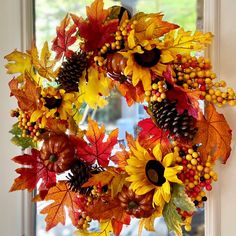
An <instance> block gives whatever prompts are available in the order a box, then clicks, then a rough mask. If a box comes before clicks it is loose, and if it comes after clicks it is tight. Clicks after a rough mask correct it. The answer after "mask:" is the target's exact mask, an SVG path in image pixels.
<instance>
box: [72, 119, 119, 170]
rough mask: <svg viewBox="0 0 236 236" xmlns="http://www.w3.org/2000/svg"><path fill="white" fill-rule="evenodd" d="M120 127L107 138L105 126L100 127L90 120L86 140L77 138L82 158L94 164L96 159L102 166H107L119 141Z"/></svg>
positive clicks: (78, 149)
mask: <svg viewBox="0 0 236 236" xmlns="http://www.w3.org/2000/svg"><path fill="white" fill-rule="evenodd" d="M117 136H118V129H115V130H113V131H112V132H111V133H110V134H109V135H108V137H107V141H104V138H105V127H104V125H102V126H101V128H99V127H98V124H97V123H96V122H95V121H93V120H91V119H90V120H89V122H88V130H87V131H86V135H85V139H86V140H87V141H88V142H87V141H85V140H84V139H78V140H77V154H78V157H79V158H80V159H83V160H84V161H85V162H87V163H88V164H90V165H91V164H94V163H95V161H97V162H98V164H99V165H100V166H102V167H106V166H107V165H108V163H109V158H110V157H111V151H112V149H113V147H114V145H115V144H116V143H117Z"/></svg>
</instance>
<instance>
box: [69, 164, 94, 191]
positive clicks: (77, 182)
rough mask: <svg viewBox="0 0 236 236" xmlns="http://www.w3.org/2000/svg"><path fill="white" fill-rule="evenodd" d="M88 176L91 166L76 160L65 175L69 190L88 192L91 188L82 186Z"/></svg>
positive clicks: (89, 175)
mask: <svg viewBox="0 0 236 236" xmlns="http://www.w3.org/2000/svg"><path fill="white" fill-rule="evenodd" d="M90 177H91V168H90V167H89V166H87V165H86V164H85V163H84V162H82V161H80V160H77V161H76V162H75V164H74V165H73V167H72V168H71V173H69V174H68V176H67V179H68V181H67V182H68V184H69V188H70V190H71V191H73V192H79V193H81V194H89V193H90V192H91V190H92V189H93V188H92V187H88V188H83V187H82V185H83V184H84V183H86V182H87V181H88V179H89V178H90Z"/></svg>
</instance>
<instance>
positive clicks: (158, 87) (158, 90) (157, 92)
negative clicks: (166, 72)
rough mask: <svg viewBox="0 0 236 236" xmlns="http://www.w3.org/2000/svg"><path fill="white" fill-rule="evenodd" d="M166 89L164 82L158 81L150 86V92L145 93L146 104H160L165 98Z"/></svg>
mask: <svg viewBox="0 0 236 236" xmlns="http://www.w3.org/2000/svg"><path fill="white" fill-rule="evenodd" d="M166 91H167V87H166V84H165V82H164V81H161V80H160V81H158V82H156V83H153V84H152V90H147V91H145V101H146V102H150V101H151V102H155V101H157V102H162V101H163V100H164V99H165V98H166V94H165V92H166Z"/></svg>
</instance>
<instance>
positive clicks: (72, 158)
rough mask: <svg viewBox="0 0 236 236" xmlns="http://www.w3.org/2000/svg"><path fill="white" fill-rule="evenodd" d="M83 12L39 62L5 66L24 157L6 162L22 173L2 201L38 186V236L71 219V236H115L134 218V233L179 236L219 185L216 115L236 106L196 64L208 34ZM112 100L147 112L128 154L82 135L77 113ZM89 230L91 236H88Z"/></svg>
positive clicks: (226, 135)
mask: <svg viewBox="0 0 236 236" xmlns="http://www.w3.org/2000/svg"><path fill="white" fill-rule="evenodd" d="M86 10H87V18H86V19H83V18H82V17H80V16H77V15H75V14H67V15H66V16H65V18H64V19H63V20H62V21H61V23H60V25H59V26H58V27H57V28H56V37H55V39H54V40H53V42H52V46H51V50H50V49H49V45H48V43H47V42H45V43H44V45H43V48H42V50H41V53H39V51H38V48H37V47H36V44H35V43H33V44H32V47H31V49H30V50H28V51H26V52H20V51H17V50H14V51H13V52H12V53H10V54H8V55H6V56H5V59H6V60H7V61H8V62H7V64H6V68H7V73H8V74H16V75H15V77H14V78H13V79H11V80H10V82H9V87H10V96H14V97H15V98H16V100H17V102H18V107H17V108H16V109H14V110H12V111H11V116H12V117H15V118H16V119H17V122H16V123H15V124H14V125H13V127H12V129H11V131H10V132H11V133H12V135H13V137H12V142H13V143H14V144H15V145H18V146H21V147H22V149H23V150H24V149H26V148H27V149H28V150H30V152H23V154H21V155H19V156H16V157H14V158H13V161H14V162H16V163H18V164H20V165H21V167H20V168H18V169H16V172H17V173H18V174H19V176H18V177H17V178H16V179H15V181H14V183H13V185H12V187H11V189H10V191H16V190H28V191H30V192H32V191H33V190H34V189H35V188H36V186H38V194H37V195H36V196H35V197H34V199H33V200H34V201H49V204H48V205H47V206H46V207H45V208H44V209H43V210H42V211H41V213H42V214H45V215H46V217H45V221H46V230H50V229H51V228H53V227H55V226H56V225H57V224H59V223H61V224H65V219H66V216H68V217H69V218H70V219H71V222H72V224H73V225H74V226H75V227H76V228H77V229H78V230H77V232H76V234H77V235H89V234H90V233H91V235H108V234H109V233H110V232H113V233H114V234H115V235H117V236H118V235H120V232H121V230H122V227H123V225H128V224H129V223H130V220H131V219H132V218H138V219H140V221H139V234H141V232H142V229H143V228H145V229H146V230H149V231H154V220H155V219H156V218H158V217H161V216H162V217H164V220H165V222H166V224H167V227H168V230H169V231H173V232H175V234H176V235H182V228H183V227H185V230H187V231H190V230H191V220H192V217H193V215H194V213H195V211H196V210H197V209H198V208H201V207H203V206H204V202H205V201H206V200H207V196H206V192H207V191H211V189H212V183H213V181H216V180H217V173H216V171H215V170H214V166H215V163H216V161H217V160H218V159H220V160H221V161H222V162H223V163H226V161H227V159H228V157H229V156H230V152H231V147H230V144H231V138H232V134H231V130H230V127H229V125H228V124H227V121H226V120H225V118H224V116H223V115H222V114H220V113H218V112H217V111H216V108H215V105H216V106H218V107H222V106H223V105H226V104H230V105H236V100H235V97H236V96H235V92H234V90H233V89H232V88H225V89H224V87H226V83H225V81H219V80H217V81H216V80H215V79H216V74H215V73H214V72H213V71H212V65H211V62H210V60H209V59H207V58H205V57H203V56H199V52H201V51H203V50H204V49H205V48H206V47H207V46H208V45H210V43H211V41H212V34H211V33H202V32H195V33H192V32H189V31H185V30H184V29H182V28H179V26H178V25H176V24H173V23H170V22H167V21H164V20H163V14H162V13H152V14H146V13H143V12H139V13H137V14H135V15H134V16H131V14H130V13H129V11H128V10H126V9H125V8H123V7H118V6H113V7H111V8H109V9H104V4H103V1H102V0H95V1H94V2H93V3H92V4H91V6H87V8H86ZM52 53H54V54H52ZM114 89H117V90H118V91H119V92H120V94H121V95H122V96H123V97H125V99H126V101H127V104H128V105H129V106H132V105H133V104H135V103H141V104H144V107H145V110H146V112H147V117H148V118H145V119H143V120H141V121H139V123H138V130H137V134H136V136H135V137H133V136H132V135H130V134H128V133H127V134H126V143H127V145H124V143H123V144H122V143H120V142H119V140H118V129H115V130H112V131H106V130H105V126H104V125H100V124H98V123H97V122H96V121H95V120H93V119H92V118H89V119H88V123H87V128H86V129H83V128H82V126H81V119H82V117H83V114H84V110H85V104H86V105H87V106H89V107H90V108H92V109H96V108H101V107H104V106H105V105H106V104H107V103H108V102H107V100H106V98H107V97H108V96H109V94H110V92H111V91H112V90H114ZM200 101H204V102H205V103H204V104H205V105H204V111H203V109H201V106H200V105H199V104H200ZM66 209H67V210H66ZM67 213H68V214H67ZM92 220H97V221H99V223H100V231H99V232H91V230H90V229H91V228H90V222H91V221H92Z"/></svg>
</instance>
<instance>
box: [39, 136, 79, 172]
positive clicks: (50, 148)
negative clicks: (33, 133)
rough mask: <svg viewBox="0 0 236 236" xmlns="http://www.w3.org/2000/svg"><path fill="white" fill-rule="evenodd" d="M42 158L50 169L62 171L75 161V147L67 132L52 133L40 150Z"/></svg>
mask: <svg viewBox="0 0 236 236" xmlns="http://www.w3.org/2000/svg"><path fill="white" fill-rule="evenodd" d="M40 158H41V159H42V160H43V162H44V165H45V166H46V167H47V169H48V170H49V171H53V172H56V173H62V172H64V171H66V170H68V169H70V167H71V165H72V164H73V163H74V161H75V148H74V146H73V145H72V143H71V141H70V139H69V137H68V136H67V135H66V134H50V135H49V136H48V138H47V139H46V140H45V141H44V143H43V146H42V148H41V150H40Z"/></svg>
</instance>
